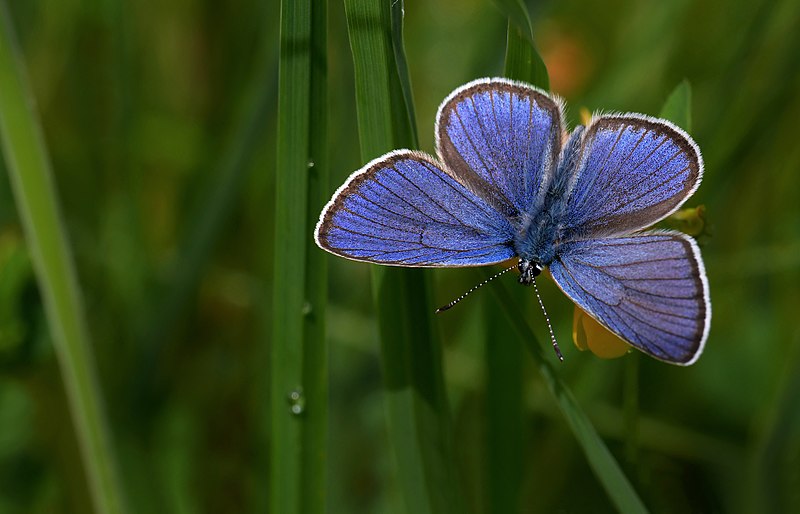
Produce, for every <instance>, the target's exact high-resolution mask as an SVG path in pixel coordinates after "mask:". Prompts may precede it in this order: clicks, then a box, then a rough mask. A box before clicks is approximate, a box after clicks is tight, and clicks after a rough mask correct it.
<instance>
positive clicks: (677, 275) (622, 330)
mask: <svg viewBox="0 0 800 514" xmlns="http://www.w3.org/2000/svg"><path fill="white" fill-rule="evenodd" d="M550 272H551V274H552V276H553V279H554V280H555V281H556V283H557V284H558V286H559V287H560V288H561V289H562V290H563V291H564V293H565V294H566V295H567V296H569V297H570V298H571V299H572V301H574V302H575V303H576V304H578V306H579V307H580V308H581V309H583V310H584V311H586V312H587V313H589V315H591V316H592V317H593V318H595V319H596V320H597V321H599V322H600V323H601V324H603V325H604V326H605V327H606V328H608V329H609V330H611V331H612V332H614V333H615V334H617V335H618V336H620V337H622V338H623V339H625V340H626V341H628V342H629V343H630V344H632V345H633V346H635V347H636V348H638V349H640V350H642V351H643V352H645V353H647V354H649V355H652V356H653V357H655V358H656V359H660V360H663V361H666V362H670V363H673V364H683V365H688V364H691V363H693V362H694V361H695V360H696V359H697V358H698V357H699V356H700V353H701V352H702V350H703V346H704V344H705V341H706V337H707V336H708V327H709V323H710V321H711V304H710V302H709V296H708V282H707V279H706V275H705V270H704V268H703V261H702V259H701V257H700V251H699V250H698V248H697V245H696V244H695V242H694V241H693V240H692V239H691V238H690V237H688V236H686V235H684V234H681V233H679V232H666V231H664V232H646V233H643V234H638V235H634V236H630V237H619V238H608V239H590V240H584V241H574V242H568V243H564V244H563V245H562V246H561V247H560V248H559V255H558V257H557V258H556V260H555V261H553V262H552V263H551V265H550Z"/></svg>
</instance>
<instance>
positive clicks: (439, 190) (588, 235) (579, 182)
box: [315, 78, 711, 365]
mask: <svg viewBox="0 0 800 514" xmlns="http://www.w3.org/2000/svg"><path fill="white" fill-rule="evenodd" d="M563 111H564V106H563V104H562V102H561V100H560V99H558V98H557V97H554V96H552V95H550V94H548V93H546V92H545V91H542V90H539V89H537V88H534V87H532V86H530V85H527V84H524V83H520V82H515V81H511V80H506V79H501V78H490V79H480V80H476V81H473V82H470V83H468V84H466V85H464V86H462V87H460V88H458V89H456V90H455V91H453V92H452V93H451V94H450V95H449V96H448V97H447V98H446V99H445V100H444V102H443V103H442V105H441V106H440V107H439V112H438V114H437V116H436V153H437V156H438V157H433V156H431V155H428V154H425V153H422V152H417V151H412V150H395V151H393V152H390V153H388V154H386V155H383V156H381V157H379V158H378V159H375V160H374V161H372V162H370V163H369V164H367V165H366V166H364V167H363V168H361V169H360V170H358V171H357V172H355V173H353V174H352V175H351V176H350V178H349V179H348V180H347V181H346V182H345V183H344V184H343V185H342V187H340V188H339V189H338V190H337V191H336V193H335V194H334V195H333V198H332V199H331V201H330V202H329V203H328V204H327V205H326V206H325V209H324V210H323V211H322V214H321V215H320V219H319V222H318V224H317V227H316V233H315V239H316V242H317V244H318V245H319V246H320V248H322V249H324V250H327V251H329V252H331V253H333V254H336V255H339V256H341V257H345V258H348V259H353V260H356V261H366V262H373V263H376V264H385V265H390V266H411V267H434V268H441V267H462V266H483V265H488V264H496V263H499V262H502V261H505V260H507V259H510V258H514V257H516V258H518V259H519V260H518V265H517V268H518V269H519V272H520V277H519V281H520V282H521V283H522V284H525V285H529V284H532V283H534V277H536V276H537V275H538V274H539V273H541V272H542V271H543V270H544V268H545V267H548V268H549V270H550V274H551V275H552V277H553V279H554V280H555V282H556V284H558V286H559V287H560V288H561V290H562V291H563V292H564V293H565V294H566V295H567V296H568V297H569V298H570V299H571V300H572V301H573V302H575V303H576V304H577V305H578V306H579V307H580V308H581V309H583V310H584V311H586V312H587V313H588V314H589V315H590V316H592V317H593V318H594V319H596V320H597V321H598V322H600V323H601V324H602V325H603V326H605V327H606V328H608V329H609V330H611V331H612V332H613V333H615V334H617V335H618V336H620V337H621V338H622V339H624V340H625V341H627V342H628V343H630V344H631V345H632V346H634V347H636V348H638V349H639V350H641V351H643V352H644V353H647V354H648V355H651V356H653V357H655V358H656V359H660V360H662V361H666V362H669V363H674V364H682V365H688V364H692V363H693V362H695V361H696V360H697V358H698V357H699V356H700V354H701V352H702V351H703V346H704V345H705V342H706V338H707V337H708V329H709V325H710V321H711V303H710V301H709V292H708V280H707V279H706V274H705V269H704V266H703V260H702V258H701V256H700V251H699V249H698V247H697V244H696V243H695V242H694V240H693V239H691V238H690V237H688V236H686V235H684V234H682V233H680V232H674V231H666V230H650V231H642V230H643V229H645V228H646V227H649V226H651V225H653V224H654V223H656V222H658V221H659V220H662V219H664V218H665V217H666V216H668V215H669V214H671V213H672V212H674V211H675V210H677V209H678V208H679V207H680V206H681V204H683V202H684V201H686V199H687V198H688V197H689V196H691V195H692V193H694V191H695V190H696V189H697V187H698V186H699V185H700V180H701V178H702V175H703V160H702V157H701V155H700V150H699V148H698V147H697V144H696V143H695V142H694V141H693V140H692V138H691V137H690V136H689V135H688V134H687V133H686V132H684V131H683V130H681V129H680V128H678V127H677V126H675V125H673V124H672V123H670V122H668V121H666V120H661V119H656V118H652V117H649V116H645V115H642V114H607V115H599V116H596V117H594V118H593V119H592V120H591V121H590V122H589V123H588V125H587V126H586V127H583V126H578V127H577V128H576V129H575V130H574V131H573V132H572V133H571V134H570V135H569V136H568V137H567V136H566V131H565V127H564V114H563ZM534 285H535V283H534Z"/></svg>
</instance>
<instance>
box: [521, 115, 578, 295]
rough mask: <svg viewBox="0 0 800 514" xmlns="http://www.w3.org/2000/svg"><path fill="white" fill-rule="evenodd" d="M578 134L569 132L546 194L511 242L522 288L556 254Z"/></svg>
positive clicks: (575, 158)
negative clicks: (517, 262)
mask: <svg viewBox="0 0 800 514" xmlns="http://www.w3.org/2000/svg"><path fill="white" fill-rule="evenodd" d="M582 134H583V127H582V126H578V127H576V128H575V130H574V131H573V132H572V134H571V136H570V138H569V140H568V141H567V144H566V145H565V147H564V152H563V154H562V156H561V158H560V159H559V163H558V166H556V169H555V170H554V173H553V177H552V180H551V181H550V183H549V184H548V186H547V193H546V194H545V195H544V197H543V198H542V201H541V202H540V203H539V204H538V205H537V206H536V207H535V208H534V209H533V211H534V212H532V213H531V214H530V215H529V216H527V217H526V219H525V220H524V221H523V222H522V224H521V226H520V230H519V232H518V233H517V237H516V238H515V240H514V249H515V250H516V252H517V255H518V256H519V257H520V265H519V269H520V279H519V280H520V282H521V283H523V284H530V283H531V282H533V277H535V276H536V275H538V274H539V272H541V270H542V269H544V267H545V266H549V265H550V263H551V262H553V259H555V257H556V254H557V253H558V242H559V240H560V239H561V229H562V226H563V218H564V211H565V209H566V198H565V197H566V190H567V182H568V180H569V177H570V176H571V175H572V173H573V170H574V169H575V166H576V164H577V159H578V156H579V153H580V143H581V136H582ZM537 269H538V271H536V273H535V274H533V275H531V273H533V271H535V270H537Z"/></svg>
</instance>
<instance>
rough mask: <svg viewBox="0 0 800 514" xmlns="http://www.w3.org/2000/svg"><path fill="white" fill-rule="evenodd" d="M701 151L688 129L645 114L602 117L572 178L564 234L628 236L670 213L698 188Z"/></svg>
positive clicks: (575, 236)
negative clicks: (685, 129) (685, 130)
mask: <svg viewBox="0 0 800 514" xmlns="http://www.w3.org/2000/svg"><path fill="white" fill-rule="evenodd" d="M702 174H703V160H702V157H701V156H700V150H699V149H698V148H697V145H696V144H695V142H694V141H693V140H692V138H691V137H689V135H688V134H686V132H684V131H683V130H681V129H680V128H678V127H676V126H675V125H673V124H672V123H669V122H667V121H665V120H659V119H656V118H650V117H647V116H643V115H641V114H622V115H611V116H600V117H598V118H596V119H594V120H593V121H592V123H590V124H589V126H588V127H587V129H586V131H585V132H584V135H583V141H582V146H581V153H580V156H579V158H578V161H577V164H576V166H575V169H574V171H572V176H571V177H570V179H569V181H570V182H569V185H568V188H567V190H568V193H567V196H566V214H565V216H564V231H563V233H562V239H564V240H576V239H584V238H590V237H607V236H613V235H624V234H628V233H631V232H633V231H635V230H640V229H643V228H645V227H648V226H650V225H652V224H654V223H656V222H657V221H659V220H661V219H663V218H664V217H666V216H668V215H669V214H670V213H672V212H673V211H675V210H676V209H678V208H679V207H680V206H681V204H682V203H683V202H684V201H685V200H686V199H687V198H688V197H689V196H691V194H692V193H694V191H695V190H696V189H697V187H698V186H699V185H700V180H701V177H702Z"/></svg>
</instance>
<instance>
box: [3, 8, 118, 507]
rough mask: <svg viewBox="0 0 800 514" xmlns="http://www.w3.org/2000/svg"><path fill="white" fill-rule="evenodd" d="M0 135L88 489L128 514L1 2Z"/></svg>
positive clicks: (100, 502)
mask: <svg viewBox="0 0 800 514" xmlns="http://www.w3.org/2000/svg"><path fill="white" fill-rule="evenodd" d="M0 84H2V86H0V139H2V148H3V154H4V157H5V159H6V163H7V168H8V172H9V175H10V177H11V182H12V184H13V189H14V198H15V200H16V203H17V209H18V211H19V215H20V218H21V219H22V222H23V225H24V229H25V236H26V240H27V244H28V247H29V250H30V253H31V258H32V260H33V263H34V268H35V270H36V275H37V280H38V283H39V288H40V291H41V294H42V297H43V299H44V304H45V311H46V314H47V319H48V323H49V326H50V331H51V333H52V337H53V343H54V345H55V348H56V354H57V356H58V361H59V365H60V368H61V374H62V377H63V380H64V386H65V389H66V392H67V397H68V399H69V403H70V413H71V415H72V419H73V423H75V430H76V433H77V434H78V439H79V441H78V442H79V446H80V449H81V456H82V458H83V465H84V469H85V470H86V475H87V478H88V482H89V490H90V492H91V495H92V500H93V502H94V508H95V511H96V512H98V513H103V514H106V513H110V514H116V513H122V512H125V510H126V509H125V500H124V498H123V495H122V489H121V487H120V482H119V478H118V472H117V468H116V462H115V458H114V455H113V453H112V444H111V436H110V434H109V431H108V428H107V425H106V420H105V415H104V412H103V407H102V400H101V397H100V389H99V386H98V384H97V377H96V371H95V364H94V357H93V355H92V351H91V344H90V341H89V333H88V329H87V326H86V319H85V315H84V310H83V303H82V296H81V292H80V289H79V287H78V282H77V277H76V274H75V269H74V265H73V261H72V255H71V252H70V249H69V245H68V242H67V236H66V231H65V229H64V226H63V223H62V221H61V215H60V213H59V207H58V201H57V198H56V194H55V190H54V187H53V181H52V176H51V169H50V160H49V157H48V155H47V150H46V148H45V144H44V137H43V135H42V131H41V127H40V126H39V122H38V120H37V117H36V114H35V112H34V109H33V106H34V101H33V98H32V95H31V93H30V87H29V86H28V83H27V78H26V76H25V72H24V70H23V65H22V60H21V58H20V54H19V51H18V47H17V43H16V40H15V36H14V33H13V28H12V26H11V18H10V15H9V11H8V9H7V7H6V5H5V2H0Z"/></svg>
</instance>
